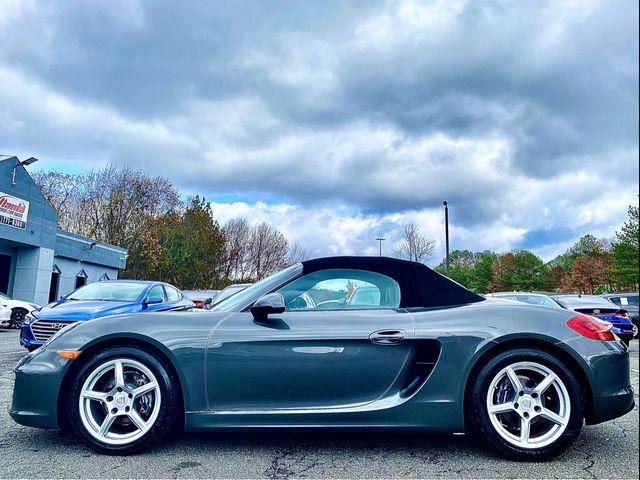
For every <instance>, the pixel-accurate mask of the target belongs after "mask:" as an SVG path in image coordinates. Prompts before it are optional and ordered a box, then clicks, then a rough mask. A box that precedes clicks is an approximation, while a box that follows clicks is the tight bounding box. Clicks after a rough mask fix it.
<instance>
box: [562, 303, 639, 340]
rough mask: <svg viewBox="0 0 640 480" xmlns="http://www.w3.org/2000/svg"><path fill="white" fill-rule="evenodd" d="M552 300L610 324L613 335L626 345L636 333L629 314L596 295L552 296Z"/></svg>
mask: <svg viewBox="0 0 640 480" xmlns="http://www.w3.org/2000/svg"><path fill="white" fill-rule="evenodd" d="M553 299H554V300H555V301H556V302H558V303H559V304H560V305H561V306H562V307H563V308H566V309H568V310H573V311H575V312H579V313H585V314H587V315H591V316H592V317H596V318H598V319H600V320H604V321H606V322H609V323H611V324H612V325H613V330H612V331H613V333H615V334H616V335H617V336H618V337H619V338H620V340H622V341H623V342H624V343H625V344H626V345H629V342H630V341H631V340H632V339H633V337H634V336H635V335H636V333H637V327H636V326H635V325H634V324H633V322H632V320H631V315H629V312H628V311H627V310H625V309H623V308H620V307H619V306H618V305H616V304H615V303H613V302H611V301H609V300H607V299H606V298H603V297H599V296H597V295H553Z"/></svg>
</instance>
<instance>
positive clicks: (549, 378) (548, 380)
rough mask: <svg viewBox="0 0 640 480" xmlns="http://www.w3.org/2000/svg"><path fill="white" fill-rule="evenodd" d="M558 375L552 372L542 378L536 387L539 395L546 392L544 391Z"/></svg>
mask: <svg viewBox="0 0 640 480" xmlns="http://www.w3.org/2000/svg"><path fill="white" fill-rule="evenodd" d="M556 378H557V377H556V375H555V374H553V373H550V374H549V375H547V376H546V377H544V378H543V379H542V381H541V382H540V383H539V384H538V385H536V388H535V389H534V391H535V392H536V393H537V394H538V395H542V394H543V393H544V391H545V390H546V389H547V388H549V386H550V385H551V384H552V383H553V382H554V381H555V379H556Z"/></svg>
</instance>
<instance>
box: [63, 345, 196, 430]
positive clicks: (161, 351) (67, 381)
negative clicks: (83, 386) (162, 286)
mask: <svg viewBox="0 0 640 480" xmlns="http://www.w3.org/2000/svg"><path fill="white" fill-rule="evenodd" d="M121 346H133V347H138V348H140V349H142V350H145V351H147V352H150V353H154V354H155V355H157V356H159V357H160V358H162V359H163V360H164V361H165V363H166V364H167V367H168V368H170V369H171V370H172V373H173V374H174V375H175V377H176V378H177V379H178V385H177V387H178V389H179V391H180V395H178V398H179V399H180V405H179V411H180V412H181V414H182V416H183V418H182V425H184V412H185V405H186V391H185V388H184V379H183V376H182V374H181V372H179V371H178V369H177V368H176V366H175V362H174V361H173V355H172V354H171V353H170V352H169V351H168V350H167V349H166V347H164V346H162V345H159V344H158V343H157V342H154V341H153V340H152V339H150V338H146V337H138V336H125V337H123V336H118V337H108V338H102V339H98V340H96V341H94V342H92V343H91V344H89V345H88V346H87V347H86V348H84V349H83V350H82V354H81V355H80V356H79V357H78V359H77V360H74V361H73V362H72V363H71V365H70V366H69V368H68V369H67V371H66V372H65V374H64V376H63V378H62V382H61V383H60V389H59V390H58V398H57V402H56V417H57V419H58V429H59V430H61V431H62V432H66V431H68V430H69V418H68V416H67V408H65V405H66V403H65V402H66V401H67V398H68V394H69V391H70V388H71V382H72V381H73V378H74V376H75V375H76V373H77V372H78V371H79V370H80V369H81V368H82V366H83V365H84V364H85V363H86V362H87V361H89V360H90V359H91V358H92V356H93V355H94V354H96V353H97V352H100V351H102V350H104V349H106V348H110V347H121Z"/></svg>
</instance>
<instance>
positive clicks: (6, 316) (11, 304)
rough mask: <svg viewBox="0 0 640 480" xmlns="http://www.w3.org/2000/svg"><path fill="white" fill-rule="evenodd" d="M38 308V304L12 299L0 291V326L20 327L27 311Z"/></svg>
mask: <svg viewBox="0 0 640 480" xmlns="http://www.w3.org/2000/svg"><path fill="white" fill-rule="evenodd" d="M38 308H40V306H39V305H36V304H35V303H31V302H24V301H22V300H14V299H13V298H11V297H10V296H9V295H5V294H4V293H1V292H0V328H20V327H22V322H23V321H24V318H25V317H26V316H27V314H28V313H30V312H33V311H34V310H36V309H38Z"/></svg>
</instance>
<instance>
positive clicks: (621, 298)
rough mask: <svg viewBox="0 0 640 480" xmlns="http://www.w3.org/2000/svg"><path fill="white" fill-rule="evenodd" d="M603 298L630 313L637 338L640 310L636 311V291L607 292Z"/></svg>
mask: <svg viewBox="0 0 640 480" xmlns="http://www.w3.org/2000/svg"><path fill="white" fill-rule="evenodd" d="M603 297H604V298H606V299H607V300H609V301H610V302H613V303H615V304H616V305H618V306H619V307H620V308H624V309H625V310H626V311H627V312H629V315H631V321H632V322H633V324H634V325H635V326H636V336H635V338H638V333H637V329H638V328H640V312H639V311H638V293H637V292H636V293H632V292H630V293H609V294H607V295H603Z"/></svg>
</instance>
